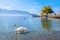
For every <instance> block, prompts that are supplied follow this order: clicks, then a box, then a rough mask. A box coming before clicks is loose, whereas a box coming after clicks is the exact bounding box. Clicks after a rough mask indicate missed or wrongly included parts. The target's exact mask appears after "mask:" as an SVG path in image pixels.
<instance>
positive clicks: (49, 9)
mask: <svg viewBox="0 0 60 40" xmlns="http://www.w3.org/2000/svg"><path fill="white" fill-rule="evenodd" d="M48 13H53V11H52V8H51V7H50V6H43V8H42V15H43V14H48Z"/></svg>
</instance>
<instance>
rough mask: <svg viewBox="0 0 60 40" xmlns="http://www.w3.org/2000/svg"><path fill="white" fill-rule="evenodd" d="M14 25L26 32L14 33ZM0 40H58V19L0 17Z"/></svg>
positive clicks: (59, 21)
mask: <svg viewBox="0 0 60 40" xmlns="http://www.w3.org/2000/svg"><path fill="white" fill-rule="evenodd" d="M14 24H17V25H18V27H21V26H22V27H26V28H27V32H25V33H23V34H18V33H16V32H15V28H16V27H15V26H14ZM0 40H60V19H52V18H48V19H46V18H40V17H29V16H25V17H23V16H0Z"/></svg>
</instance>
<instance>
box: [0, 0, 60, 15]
mask: <svg viewBox="0 0 60 40" xmlns="http://www.w3.org/2000/svg"><path fill="white" fill-rule="evenodd" d="M45 5H46V6H48V5H50V6H51V7H52V9H53V11H55V13H58V10H60V0H0V8H2V9H7V10H22V11H28V12H30V13H34V14H38V13H40V12H41V9H42V7H43V6H45Z"/></svg>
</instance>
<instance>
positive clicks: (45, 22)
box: [41, 19, 51, 32]
mask: <svg viewBox="0 0 60 40" xmlns="http://www.w3.org/2000/svg"><path fill="white" fill-rule="evenodd" d="M41 24H42V28H44V29H46V30H47V31H48V32H49V31H51V20H48V19H41Z"/></svg>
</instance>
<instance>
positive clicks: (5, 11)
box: [0, 9, 38, 17]
mask: <svg viewBox="0 0 60 40" xmlns="http://www.w3.org/2000/svg"><path fill="white" fill-rule="evenodd" d="M5 13H6V14H21V15H32V16H34V17H35V16H38V15H36V14H32V13H29V12H26V11H21V10H6V9H0V14H5Z"/></svg>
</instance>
